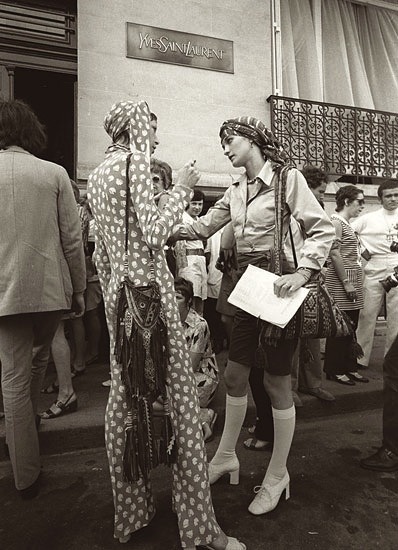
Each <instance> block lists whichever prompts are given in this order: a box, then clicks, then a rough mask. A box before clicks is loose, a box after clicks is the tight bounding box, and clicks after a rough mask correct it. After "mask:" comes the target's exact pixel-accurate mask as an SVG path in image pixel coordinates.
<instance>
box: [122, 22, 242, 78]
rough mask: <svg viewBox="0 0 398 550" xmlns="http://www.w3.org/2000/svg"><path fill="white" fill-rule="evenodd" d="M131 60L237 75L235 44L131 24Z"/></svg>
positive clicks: (129, 26)
mask: <svg viewBox="0 0 398 550" xmlns="http://www.w3.org/2000/svg"><path fill="white" fill-rule="evenodd" d="M127 57H133V58H135V59H146V60H149V61H158V62H160V63H171V64H173V65H186V66H187V67H195V68H197V69H207V70H209V71H221V72H225V73H233V72H234V57H233V42H232V41H231V40H222V39H220V38H213V37H211V36H202V35H199V34H189V33H186V32H180V31H173V30H169V29H161V28H158V27H150V26H148V25H138V24H136V23H127Z"/></svg>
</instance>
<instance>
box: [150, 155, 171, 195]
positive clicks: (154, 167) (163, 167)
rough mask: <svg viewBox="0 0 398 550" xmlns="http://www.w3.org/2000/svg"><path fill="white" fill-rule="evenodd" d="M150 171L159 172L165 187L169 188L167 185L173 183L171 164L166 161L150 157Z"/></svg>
mask: <svg viewBox="0 0 398 550" xmlns="http://www.w3.org/2000/svg"><path fill="white" fill-rule="evenodd" d="M151 172H154V173H155V174H160V176H161V177H162V180H163V184H164V188H165V189H169V187H171V184H172V183H173V171H172V169H171V166H170V165H169V164H167V162H164V161H163V160H158V159H156V158H153V157H152V158H151Z"/></svg>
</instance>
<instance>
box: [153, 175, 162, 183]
mask: <svg viewBox="0 0 398 550" xmlns="http://www.w3.org/2000/svg"><path fill="white" fill-rule="evenodd" d="M152 181H153V183H159V182H160V181H161V178H160V176H152Z"/></svg>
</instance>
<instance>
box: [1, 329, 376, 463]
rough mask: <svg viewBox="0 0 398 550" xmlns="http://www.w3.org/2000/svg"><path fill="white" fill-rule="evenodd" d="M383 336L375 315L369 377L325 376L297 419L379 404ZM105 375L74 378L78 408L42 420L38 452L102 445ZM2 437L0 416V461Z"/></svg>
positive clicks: (99, 370) (98, 369)
mask: <svg viewBox="0 0 398 550" xmlns="http://www.w3.org/2000/svg"><path fill="white" fill-rule="evenodd" d="M384 340H385V322H384V321H379V322H378V325H377V327H376V334H375V340H374V345H373V352H372V357H371V362H370V366H369V368H368V369H366V370H365V371H362V373H363V374H364V375H365V376H366V377H368V378H369V379H370V382H369V383H368V384H361V383H357V384H356V385H355V386H342V385H341V384H337V383H336V382H333V381H328V380H324V382H323V387H324V388H325V389H326V390H328V391H330V392H331V393H332V394H333V395H335V397H336V401H334V402H325V401H321V400H319V399H317V398H316V397H312V396H309V395H304V394H299V395H300V398H301V400H302V402H303V405H304V406H303V407H301V408H299V409H297V420H298V422H300V420H301V419H307V418H316V417H322V416H327V415H334V414H341V413H348V412H354V411H361V410H367V409H375V408H379V407H381V406H382V387H383V376H382V363H383V352H384ZM226 356H227V353H226V352H225V351H223V352H221V353H220V354H219V355H218V356H217V360H218V365H219V368H220V372H221V382H220V384H219V387H218V390H217V394H216V396H215V398H214V401H213V402H212V408H214V409H215V410H216V411H217V413H218V415H219V418H218V419H217V425H216V431H220V430H221V427H222V426H223V423H224V405H225V385H224V383H223V380H222V373H223V371H224V368H225V362H226ZM107 377H108V365H107V364H96V365H90V366H89V367H87V369H86V371H85V373H84V374H83V375H81V376H79V377H77V378H75V379H74V381H73V383H74V388H75V391H76V393H77V397H78V410H77V412H75V413H72V414H68V415H65V416H62V417H60V418H56V419H51V420H44V421H42V423H41V426H40V432H39V437H40V449H41V453H42V454H47V455H48V454H50V455H51V454H60V453H64V452H70V451H76V450H81V449H91V448H96V447H102V446H104V414H105V407H106V401H107V396H108V391H109V389H108V388H104V387H103V386H102V385H101V382H103V381H104V380H106V379H107ZM54 378H55V374H54V370H53V369H51V368H49V369H48V375H47V377H46V384H49V383H50V382H51V381H53V380H54ZM55 398H56V395H55V394H50V395H45V394H42V396H41V402H40V410H43V411H44V410H46V409H47V408H48V407H49V406H50V405H51V403H52V402H53V401H54V399H55ZM254 420H255V407H254V403H253V401H252V399H251V396H250V397H249V405H248V411H247V415H246V420H245V425H246V426H247V425H250V424H252V423H253V422H254ZM4 442H5V434H4V420H3V419H0V461H2V460H6V456H5V446H4Z"/></svg>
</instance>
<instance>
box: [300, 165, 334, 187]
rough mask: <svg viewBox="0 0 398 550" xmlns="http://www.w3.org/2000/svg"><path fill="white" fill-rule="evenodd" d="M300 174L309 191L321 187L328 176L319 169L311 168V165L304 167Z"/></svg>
mask: <svg viewBox="0 0 398 550" xmlns="http://www.w3.org/2000/svg"><path fill="white" fill-rule="evenodd" d="M301 173H302V174H303V176H304V177H305V179H306V180H307V184H308V187H310V188H311V189H316V188H317V187H319V186H320V185H322V183H323V182H324V181H325V182H327V181H328V176H327V174H326V172H324V171H323V170H321V169H320V168H317V167H316V166H312V165H311V164H308V165H307V166H304V168H303V169H302V170H301Z"/></svg>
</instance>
